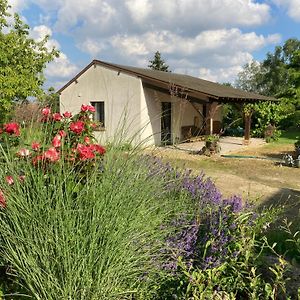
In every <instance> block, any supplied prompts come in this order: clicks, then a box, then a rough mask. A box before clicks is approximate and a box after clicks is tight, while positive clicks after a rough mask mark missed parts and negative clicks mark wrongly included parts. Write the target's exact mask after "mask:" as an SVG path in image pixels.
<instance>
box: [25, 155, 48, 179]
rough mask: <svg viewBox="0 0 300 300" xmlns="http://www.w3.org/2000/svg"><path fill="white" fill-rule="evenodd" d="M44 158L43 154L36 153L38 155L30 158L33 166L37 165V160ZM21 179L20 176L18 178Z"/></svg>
mask: <svg viewBox="0 0 300 300" xmlns="http://www.w3.org/2000/svg"><path fill="white" fill-rule="evenodd" d="M43 160H44V156H43V155H38V156H35V157H34V158H33V159H32V164H33V165H34V166H35V165H37V163H38V162H39V161H43ZM20 179H21V178H20Z"/></svg>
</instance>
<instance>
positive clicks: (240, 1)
mask: <svg viewBox="0 0 300 300" xmlns="http://www.w3.org/2000/svg"><path fill="white" fill-rule="evenodd" d="M9 3H10V4H11V6H12V10H13V11H14V12H18V13H19V14H20V15H21V16H22V17H23V19H24V20H25V21H26V22H27V23H28V24H29V25H30V27H31V34H32V36H33V37H34V38H36V39H39V38H41V37H42V36H44V35H45V34H48V35H50V36H51V40H50V41H49V47H51V46H53V45H55V46H56V47H57V48H58V49H59V50H60V51H61V55H60V58H59V59H57V60H56V61H55V62H53V63H51V64H50V65H49V66H48V67H47V69H46V77H47V86H50V85H53V86H55V87H56V88H59V87H61V86H62V85H63V84H64V83H65V82H66V81H68V80H69V79H71V78H72V77H73V76H74V75H75V74H76V73H77V72H79V71H80V70H81V69H82V68H83V67H84V66H86V65H87V64H88V63H90V62H91V60H92V59H95V58H96V59H99V60H103V61H107V62H113V63H118V64H123V65H132V66H138V67H147V65H148V61H149V59H151V58H152V57H153V55H154V53H155V51H157V50H158V51H160V52H161V53H162V56H163V58H164V59H165V61H166V62H167V64H168V65H169V66H170V69H171V70H172V71H173V72H178V73H184V74H189V75H193V76H196V77H201V78H204V79H208V80H212V81H218V82H228V81H233V80H234V78H235V76H236V74H237V73H238V72H239V71H240V70H241V68H242V66H243V65H245V64H246V63H247V62H249V61H250V60H252V59H256V60H262V59H264V57H265V55H266V53H267V52H268V51H273V49H274V47H275V45H278V44H282V43H283V42H284V41H285V40H286V39H288V38H291V37H295V38H298V39H300V0H9Z"/></svg>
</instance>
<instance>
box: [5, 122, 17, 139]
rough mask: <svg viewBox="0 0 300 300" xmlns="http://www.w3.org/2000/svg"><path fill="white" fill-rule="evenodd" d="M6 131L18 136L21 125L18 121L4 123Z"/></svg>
mask: <svg viewBox="0 0 300 300" xmlns="http://www.w3.org/2000/svg"><path fill="white" fill-rule="evenodd" d="M3 127H4V131H5V132H6V133H8V134H15V135H16V136H19V135H20V126H19V124H17V123H7V124H4V126H3Z"/></svg>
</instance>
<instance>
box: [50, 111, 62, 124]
mask: <svg viewBox="0 0 300 300" xmlns="http://www.w3.org/2000/svg"><path fill="white" fill-rule="evenodd" d="M52 119H53V120H54V121H56V122H59V121H61V119H62V116H61V114H60V113H55V114H53V115H52Z"/></svg>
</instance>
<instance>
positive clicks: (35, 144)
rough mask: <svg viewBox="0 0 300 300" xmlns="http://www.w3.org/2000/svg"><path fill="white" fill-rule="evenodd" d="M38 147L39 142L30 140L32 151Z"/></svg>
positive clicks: (39, 145)
mask: <svg viewBox="0 0 300 300" xmlns="http://www.w3.org/2000/svg"><path fill="white" fill-rule="evenodd" d="M40 147H41V144H40V143H38V142H32V144H31V148H32V150H34V151H38V150H39V149H40Z"/></svg>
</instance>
